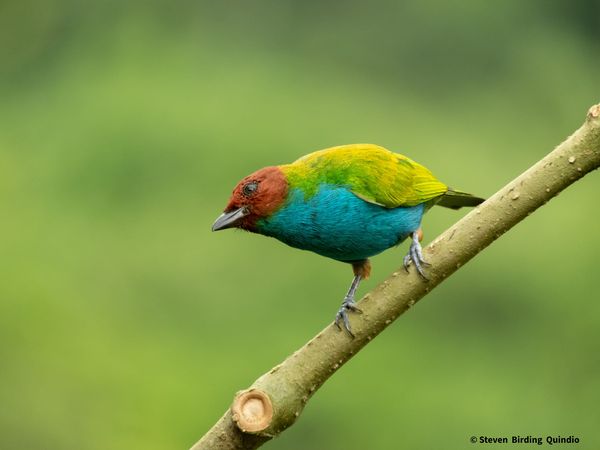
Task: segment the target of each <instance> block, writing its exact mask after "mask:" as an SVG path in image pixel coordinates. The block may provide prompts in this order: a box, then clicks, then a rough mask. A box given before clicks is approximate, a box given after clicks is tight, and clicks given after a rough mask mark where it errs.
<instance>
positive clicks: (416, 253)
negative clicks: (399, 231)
mask: <svg viewBox="0 0 600 450" xmlns="http://www.w3.org/2000/svg"><path fill="white" fill-rule="evenodd" d="M410 236H411V238H412V241H411V243H410V248H409V249H408V254H407V255H406V256H405V257H404V269H405V270H406V271H407V272H408V266H410V263H411V262H413V263H415V267H416V268H417V272H418V273H419V275H421V277H422V278H423V279H424V280H427V279H428V278H427V277H426V276H425V272H424V271H423V266H428V265H429V263H428V262H426V261H425V260H424V259H423V249H422V248H421V243H420V242H419V238H420V236H422V234H421V233H420V232H419V230H416V231H413V232H412V233H411V234H410Z"/></svg>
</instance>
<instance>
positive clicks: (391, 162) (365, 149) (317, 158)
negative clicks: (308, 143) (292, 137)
mask: <svg viewBox="0 0 600 450" xmlns="http://www.w3.org/2000/svg"><path fill="white" fill-rule="evenodd" d="M281 167H282V170H284V172H285V173H286V176H287V177H288V181H289V182H290V185H292V186H295V187H299V188H301V189H303V190H304V192H305V194H306V195H312V194H314V192H316V189H317V188H318V185H319V184H320V183H323V182H325V183H329V184H337V185H340V186H347V187H348V188H349V189H350V190H351V191H352V192H353V193H354V194H355V195H356V196H358V197H360V198H361V199H363V200H365V201H368V202H370V203H375V204H378V205H381V206H385V207H387V208H396V207H399V206H415V205H418V204H420V203H424V202H427V201H429V200H431V199H433V198H436V197H439V196H441V195H443V194H444V193H446V191H447V190H448V187H447V186H446V185H445V184H444V183H442V182H440V181H438V180H437V179H436V178H435V177H434V176H433V175H432V173H431V172H430V171H429V170H428V169H427V168H425V167H424V166H422V165H420V164H419V163H416V162H415V161H412V160H411V159H409V158H407V157H406V156H404V155H400V154H398V153H392V152H390V151H389V150H386V149H385V148H383V147H379V146H377V145H373V144H354V145H342V146H339V147H332V148H328V149H325V150H320V151H317V152H314V153H310V154H309V155H306V156H304V157H302V158H300V159H299V160H297V161H295V162H294V163H292V164H289V165H286V166H281Z"/></svg>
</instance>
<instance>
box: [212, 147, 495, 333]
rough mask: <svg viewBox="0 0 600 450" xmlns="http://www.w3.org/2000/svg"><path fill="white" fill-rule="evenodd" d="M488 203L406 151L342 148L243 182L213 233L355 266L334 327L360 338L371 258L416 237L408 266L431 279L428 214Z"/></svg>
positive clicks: (406, 260) (261, 172)
mask: <svg viewBox="0 0 600 450" xmlns="http://www.w3.org/2000/svg"><path fill="white" fill-rule="evenodd" d="M483 201H484V199H483V198H480V197H477V196H474V195H471V194H468V193H466V192H462V191H458V190H455V189H451V188H450V187H448V186H447V185H446V184H444V183H442V182H441V181H439V180H438V179H437V178H435V177H434V176H433V174H432V173H431V172H430V171H429V169H427V168H426V167H424V166H422V165H421V164H419V163H417V162H415V161H413V160H412V159H410V158H408V157H406V156H404V155H402V154H399V153H394V152H392V151H390V150H387V149H386V148H384V147H381V146H378V145H375V144H350V145H340V146H336V147H331V148H326V149H324V150H318V151H315V152H312V153H309V154H307V155H305V156H303V157H301V158H300V159H298V160H296V161H294V162H293V163H291V164H282V165H277V166H269V167H265V168H262V169H260V170H257V171H256V172H254V173H252V174H250V175H248V176H246V177H245V178H243V179H242V180H241V181H240V182H239V183H238V184H237V185H236V186H235V188H234V189H233V192H232V194H231V197H230V198H229V202H228V203H227V206H226V207H225V209H224V211H223V213H222V214H221V215H220V216H219V217H218V218H217V219H216V221H215V222H214V224H213V225H212V231H218V230H224V229H227V228H239V229H242V230H246V231H250V232H253V233H258V234H262V235H265V236H270V237H274V238H276V239H278V240H279V241H281V242H283V243H285V244H287V245H289V246H291V247H295V248H298V249H302V250H308V251H312V252H314V253H317V254H319V255H322V256H325V257H328V258H331V259H334V260H337V261H341V262H344V263H348V264H350V265H351V266H352V270H353V275H354V277H353V279H352V283H351V284H350V288H349V289H348V291H347V293H346V295H345V297H344V299H343V301H342V304H341V306H340V308H339V310H338V311H337V313H336V316H335V321H334V323H335V325H336V326H337V327H338V329H340V330H342V324H343V326H344V328H345V330H346V331H347V332H348V333H349V334H350V336H352V337H354V333H353V332H352V329H351V326H350V321H349V318H348V313H349V312H350V311H352V312H356V313H361V312H362V311H361V310H360V309H359V307H358V305H357V303H356V301H355V295H356V291H357V289H358V287H359V284H360V282H361V280H364V279H367V278H368V277H369V275H370V273H371V263H370V259H369V258H371V257H372V256H375V255H377V254H379V253H381V252H383V251H384V250H387V249H388V248H390V247H394V246H396V245H398V244H400V243H401V242H403V241H404V240H406V239H407V238H410V248H409V251H408V254H407V255H406V256H405V257H404V259H403V266H404V268H405V269H406V270H407V271H408V270H409V266H410V265H411V264H414V266H415V268H416V271H417V272H418V274H419V275H420V276H421V278H423V280H424V281H427V276H426V274H425V271H424V266H428V265H429V264H428V263H427V262H426V261H425V260H424V259H423V252H422V247H421V243H420V241H421V240H422V239H423V231H422V228H421V220H422V218H423V215H424V214H425V213H426V212H427V211H428V210H429V209H430V208H431V207H432V206H434V205H439V206H444V207H447V208H451V209H459V208H461V207H465V206H468V207H473V206H477V205H479V204H480V203H482V202H483Z"/></svg>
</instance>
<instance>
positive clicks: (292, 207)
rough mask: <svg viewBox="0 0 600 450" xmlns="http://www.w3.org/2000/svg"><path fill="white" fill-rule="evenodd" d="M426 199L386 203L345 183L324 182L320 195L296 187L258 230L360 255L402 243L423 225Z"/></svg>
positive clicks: (346, 257) (337, 255)
mask: <svg viewBox="0 0 600 450" xmlns="http://www.w3.org/2000/svg"><path fill="white" fill-rule="evenodd" d="M423 212H424V205H423V204H421V205H417V206H412V207H407V208H402V207H400V208H385V207H382V206H379V205H375V204H372V203H368V202H366V201H364V200H362V199H360V198H358V197H357V196H356V195H354V194H353V193H352V192H351V191H350V190H348V189H347V188H345V187H340V186H332V185H327V184H322V185H320V186H319V189H318V191H317V193H316V194H315V195H313V196H312V197H310V198H305V195H304V192H303V191H301V190H299V189H292V190H290V192H289V194H288V199H287V201H286V203H285V204H284V205H283V206H282V207H281V208H280V209H279V210H277V211H276V212H275V213H274V214H272V215H271V216H270V217H269V218H267V219H261V220H260V221H258V223H257V231H258V232H259V233H261V234H264V235H267V236H272V237H274V238H276V239H279V240H280V241H282V242H284V243H286V244H288V245H290V246H292V247H295V248H299V249H303V250H310V251H312V252H315V253H318V254H319V255H323V256H327V257H329V258H333V259H337V260H339V261H358V260H362V259H365V258H368V257H370V256H373V255H376V254H378V253H381V252H382V251H384V250H386V249H388V248H390V247H393V246H394V245H397V244H399V243H400V242H402V241H403V240H404V239H406V238H407V237H408V236H409V235H410V233H412V232H413V231H415V230H416V229H417V228H419V226H420V224H421V218H422V217H423Z"/></svg>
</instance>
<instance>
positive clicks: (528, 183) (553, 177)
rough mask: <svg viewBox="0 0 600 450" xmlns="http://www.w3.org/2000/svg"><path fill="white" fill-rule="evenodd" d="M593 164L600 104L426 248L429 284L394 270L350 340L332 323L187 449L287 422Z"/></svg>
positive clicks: (247, 439)
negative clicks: (356, 358)
mask: <svg viewBox="0 0 600 450" xmlns="http://www.w3.org/2000/svg"><path fill="white" fill-rule="evenodd" d="M599 166H600V104H599V105H595V106H593V107H592V108H590V110H589V112H588V114H587V118H586V120H585V123H584V124H583V125H582V126H581V128H579V129H578V130H577V131H575V133H573V135H572V136H570V137H569V138H567V140H566V141H564V142H563V143H562V144H560V145H559V146H558V147H557V148H556V149H555V150H554V151H552V152H551V153H550V154H549V155H547V156H546V157H545V158H543V159H542V160H541V161H539V162H538V163H536V164H535V165H534V166H533V167H531V168H530V169H528V170H527V171H525V172H524V173H523V174H522V175H520V176H519V177H518V178H516V179H515V180H513V181H511V182H510V183H508V184H507V185H506V186H505V187H503V188H502V189H500V190H499V191H498V192H497V193H496V194H494V195H493V196H492V197H491V198H490V199H488V200H487V201H486V202H485V203H483V204H481V205H480V206H478V207H477V208H475V209H474V210H472V211H471V212H470V213H469V214H467V215H466V216H465V217H463V218H462V219H461V220H460V221H459V222H457V223H456V224H455V225H453V226H452V227H450V228H449V229H448V230H446V231H445V232H444V233H443V234H442V235H440V236H439V237H438V238H436V239H435V240H434V241H433V242H432V243H431V244H430V245H429V246H428V247H427V248H426V249H425V250H424V256H425V259H426V260H427V261H429V262H430V263H431V267H430V268H429V271H428V276H429V282H424V281H423V280H421V279H420V278H419V277H418V276H417V275H416V271H415V270H411V271H410V273H406V272H405V271H404V270H398V271H397V272H394V273H393V274H392V275H391V276H390V277H389V278H388V279H387V280H385V281H384V282H383V283H381V284H380V285H379V286H378V287H376V288H375V289H374V290H373V291H372V292H370V293H368V294H366V295H365V296H364V297H363V299H362V300H361V302H360V308H361V309H362V311H363V314H361V315H352V318H351V319H352V329H353V331H354V333H355V335H356V338H355V339H351V338H350V337H349V336H348V334H347V333H343V332H340V331H339V330H338V329H337V328H336V327H335V326H334V325H333V324H331V325H329V326H328V327H326V328H325V329H324V330H323V331H321V332H320V333H319V334H318V335H317V336H315V337H314V338H313V339H312V340H310V341H309V342H308V343H307V344H305V345H304V346H303V347H302V348H300V349H299V350H297V351H296V352H294V353H293V354H292V355H291V356H289V357H288V358H287V359H286V360H285V361H283V362H282V363H281V364H279V365H277V366H275V367H273V368H272V369H271V370H270V371H269V372H267V373H265V374H264V375H262V376H261V377H260V378H259V379H258V380H256V381H255V382H254V384H253V385H252V386H251V387H250V388H249V389H246V390H244V391H240V392H238V393H237V395H236V397H235V399H234V402H233V405H232V406H231V408H229V409H228V410H227V411H226V412H225V414H224V415H223V417H221V419H219V421H218V422H217V423H216V424H215V425H214V426H213V427H212V428H211V429H210V430H209V431H208V432H207V433H206V434H205V435H204V437H202V439H200V441H198V442H197V443H196V444H195V445H194V446H193V447H192V449H191V450H225V449H228V450H231V449H244V450H246V449H255V448H258V447H260V446H261V445H262V444H263V443H265V442H266V441H268V440H270V439H272V438H273V437H275V436H277V435H278V434H279V433H281V432H282V431H283V430H285V429H286V428H287V427H289V426H290V425H292V424H293V423H294V422H295V421H296V419H297V418H298V416H299V415H300V413H301V412H302V409H303V408H304V405H305V404H306V402H307V401H308V399H309V398H310V397H311V396H312V395H313V394H314V393H315V392H316V390H317V389H319V387H320V386H321V385H322V384H323V383H324V382H325V381H326V380H327V379H328V378H329V377H330V376H331V375H332V374H333V373H335V371H336V370H338V369H339V368H340V367H341V366H342V365H343V364H344V363H345V362H346V361H348V360H349V359H350V358H351V357H352V356H354V355H355V354H356V353H357V352H358V351H359V350H360V349H361V348H362V347H364V346H365V345H366V344H367V343H369V341H370V340H371V339H373V338H374V337H375V336H377V335H378V334H379V333H380V332H381V331H382V330H383V329H384V328H385V327H387V326H388V325H389V324H391V323H392V322H393V321H394V320H395V319H396V318H397V317H398V316H399V315H400V314H402V313H404V312H405V311H407V310H408V309H409V308H410V307H411V306H412V305H414V304H415V303H416V302H417V301H419V300H420V299H421V298H422V297H423V296H425V295H426V294H427V293H428V292H429V291H431V290H432V289H433V288H434V287H436V286H437V285H438V284H439V283H441V282H442V281H444V279H446V278H447V277H448V276H450V275H451V274H452V273H453V272H454V271H456V270H457V269H458V268H459V267H461V266H462V265H464V264H465V263H467V262H468V261H469V260H470V259H471V258H473V257H474V256H475V255H476V254H477V253H479V252H480V251H481V250H483V249H484V248H485V247H487V246H488V245H490V244H491V243H492V242H493V241H494V240H495V239H497V238H498V237H500V236H501V235H502V234H504V233H505V232H506V231H508V230H509V229H510V228H512V227H513V226H514V225H516V224H517V223H518V222H520V221H521V220H523V219H524V218H525V217H527V216H528V215H529V214H531V213H532V212H533V211H535V210H536V209H537V208H539V207H540V206H542V205H544V204H545V203H546V202H547V201H548V200H550V199H551V198H552V197H554V196H555V195H557V194H558V193H559V192H560V191H562V190H563V189H565V188H566V187H567V186H569V185H571V184H572V183H574V182H575V181H577V180H578V179H579V178H581V177H583V176H584V175H585V174H587V173H589V172H591V171H592V170H594V169H597V168H598V167H599Z"/></svg>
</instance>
